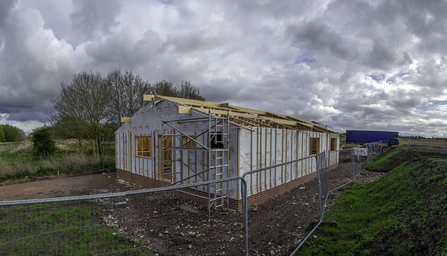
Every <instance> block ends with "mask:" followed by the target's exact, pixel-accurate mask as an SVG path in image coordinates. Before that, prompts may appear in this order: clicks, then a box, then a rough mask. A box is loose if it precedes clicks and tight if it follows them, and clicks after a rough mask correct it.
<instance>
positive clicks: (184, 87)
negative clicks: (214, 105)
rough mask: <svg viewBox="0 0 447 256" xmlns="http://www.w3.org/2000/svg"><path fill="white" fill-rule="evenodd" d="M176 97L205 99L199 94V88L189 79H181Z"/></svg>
mask: <svg viewBox="0 0 447 256" xmlns="http://www.w3.org/2000/svg"><path fill="white" fill-rule="evenodd" d="M177 91H178V97H180V98H185V99H192V100H205V98H204V97H202V96H201V95H200V89H199V88H197V87H195V86H194V85H192V84H191V82H189V81H182V83H181V84H180V85H179V86H178V87H177Z"/></svg>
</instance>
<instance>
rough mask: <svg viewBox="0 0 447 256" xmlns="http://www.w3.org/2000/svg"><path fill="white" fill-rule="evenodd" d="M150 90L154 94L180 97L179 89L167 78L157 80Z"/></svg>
mask: <svg viewBox="0 0 447 256" xmlns="http://www.w3.org/2000/svg"><path fill="white" fill-rule="evenodd" d="M150 91H151V94H153V95H160V96H168V97H179V93H178V89H177V88H176V87H175V86H174V85H173V84H172V83H171V82H168V81H166V80H162V81H159V82H157V83H156V84H155V85H153V86H152V87H151V90H150Z"/></svg>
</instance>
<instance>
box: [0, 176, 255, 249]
mask: <svg viewBox="0 0 447 256" xmlns="http://www.w3.org/2000/svg"><path fill="white" fill-rule="evenodd" d="M237 180H240V181H241V184H242V186H241V190H242V195H243V196H242V198H243V199H242V203H243V205H246V200H244V199H246V196H245V195H246V185H245V181H244V180H243V179H241V178H240V177H234V178H225V179H221V180H219V182H231V181H237ZM212 182H215V181H207V182H200V183H195V184H188V185H177V186H173V187H163V188H153V189H143V190H135V191H127V192H121V193H111V194H101V195H88V196H71V197H61V198H50V199H33V200H19V201H7V202H0V252H1V255H154V254H153V253H152V251H156V252H159V253H160V254H162V255H216V254H220V253H222V252H223V253H225V252H227V254H237V255H240V254H242V252H244V251H245V252H247V246H248V240H247V238H248V230H247V215H246V210H247V208H246V207H245V208H244V209H243V212H242V214H237V213H231V212H226V213H225V214H222V212H217V211H215V212H213V213H212V215H211V219H209V218H208V211H207V210H198V209H197V207H195V205H194V203H193V202H191V201H188V200H185V199H183V198H181V197H177V196H175V194H176V193H178V190H181V189H192V188H194V187H197V186H205V185H209V184H210V183H212ZM162 192H166V193H167V194H171V195H170V196H165V197H164V200H162V197H161V193H162ZM235 224H236V225H237V226H238V227H239V228H238V229H236V230H238V232H236V233H235V232H234V230H235V229H231V228H230V227H233V226H234V225H235ZM228 232H230V233H228ZM201 237H206V241H207V243H206V244H204V243H203V241H204V240H202V239H200V238H201ZM228 252H230V253H228ZM245 255H248V254H247V253H245Z"/></svg>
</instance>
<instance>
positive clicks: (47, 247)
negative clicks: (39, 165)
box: [0, 201, 154, 255]
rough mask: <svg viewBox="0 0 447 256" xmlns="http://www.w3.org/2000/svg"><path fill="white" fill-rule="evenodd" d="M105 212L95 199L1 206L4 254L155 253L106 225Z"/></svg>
mask: <svg viewBox="0 0 447 256" xmlns="http://www.w3.org/2000/svg"><path fill="white" fill-rule="evenodd" d="M105 216H107V213H106V212H104V211H103V210H102V208H101V206H99V205H97V203H96V202H95V201H80V202H66V203H46V204H35V205H23V206H11V207H2V211H1V219H0V234H3V235H2V236H0V251H1V252H2V253H1V254H2V255H25V254H26V255H98V254H113V255H154V254H153V253H152V252H150V251H149V250H148V249H146V248H145V247H144V246H143V245H142V244H140V243H138V242H136V241H132V240H130V239H129V238H127V237H126V236H125V235H124V234H122V233H119V232H116V231H114V230H113V229H112V228H110V227H108V226H106V225H105V224H104V222H103V221H102V220H103V218H104V217H105ZM62 245H63V246H62Z"/></svg>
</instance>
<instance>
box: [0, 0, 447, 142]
mask: <svg viewBox="0 0 447 256" xmlns="http://www.w3.org/2000/svg"><path fill="white" fill-rule="evenodd" d="M446 13H447V2H446V1H437V0H429V1H421V0H395V1H389V0H377V1H366V0H363V1H362V0H356V1H349V0H334V1H331V0H290V1H269V0H253V1H238V0H226V1H211V0H202V1H194V0H188V1H179V0H171V1H169V0H165V1H155V0H154V1H146V0H127V1H115V0H18V1H13V0H1V1H0V123H1V124H4V123H9V124H12V125H15V126H18V127H19V128H21V129H23V130H25V132H30V131H31V130H32V129H33V128H36V127H38V126H41V125H43V124H44V123H45V122H47V118H48V113H49V112H50V111H51V107H52V104H51V98H52V97H55V96H56V95H57V94H58V93H59V88H60V84H61V82H63V81H69V80H70V79H71V77H72V76H73V74H75V73H77V72H79V71H83V70H86V71H89V70H92V71H99V72H101V73H102V74H103V75H106V74H107V73H108V72H109V71H111V70H113V69H121V70H123V71H124V70H128V71H132V72H134V73H136V74H139V75H140V76H142V77H143V78H144V79H145V80H148V81H149V82H151V83H152V82H157V81H160V80H163V79H165V80H168V81H171V82H172V83H174V84H178V83H180V82H181V81H182V80H189V81H191V83H192V84H194V85H195V86H197V87H199V88H200V92H201V94H202V95H203V96H204V97H205V98H206V99H207V100H208V101H214V102H229V103H230V104H234V105H238V106H245V107H251V108H257V109H262V110H265V111H271V112H276V113H281V114H286V115H292V116H297V117H301V118H306V119H311V120H315V121H319V122H322V123H324V124H326V125H329V126H331V127H333V128H334V130H335V131H338V132H343V131H345V130H349V129H374V130H389V131H399V132H400V133H401V134H404V135H421V136H436V137H446V136H447V130H446V129H445V128H446V127H447V119H446V117H447V76H446V71H447V60H446V53H447V33H446V32H447V31H446V30H447V15H446Z"/></svg>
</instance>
